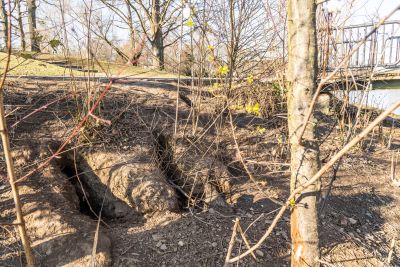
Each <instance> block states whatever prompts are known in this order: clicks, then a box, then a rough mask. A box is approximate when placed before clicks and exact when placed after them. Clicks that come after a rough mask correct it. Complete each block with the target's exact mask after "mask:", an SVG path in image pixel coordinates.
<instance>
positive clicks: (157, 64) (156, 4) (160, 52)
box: [151, 0, 164, 70]
mask: <svg viewBox="0 0 400 267" xmlns="http://www.w3.org/2000/svg"><path fill="white" fill-rule="evenodd" d="M160 10H161V9H160V0H153V2H152V6H151V34H152V37H153V41H152V42H151V46H152V53H153V67H154V68H155V69H158V70H163V69H164V40H163V32H162V29H161V24H160Z"/></svg>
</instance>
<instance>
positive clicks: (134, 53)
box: [125, 0, 142, 66]
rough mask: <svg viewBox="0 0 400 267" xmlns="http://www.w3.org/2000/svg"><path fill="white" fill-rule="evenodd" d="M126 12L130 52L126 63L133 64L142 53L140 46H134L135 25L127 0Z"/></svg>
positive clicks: (126, 0)
mask: <svg viewBox="0 0 400 267" xmlns="http://www.w3.org/2000/svg"><path fill="white" fill-rule="evenodd" d="M125 3H126V9H127V11H128V13H127V23H128V28H129V43H130V50H131V51H130V53H129V60H128V64H132V65H133V66H137V65H138V59H139V58H140V56H141V54H142V47H136V40H135V35H136V32H135V27H134V25H133V18H132V9H131V5H130V3H129V0H125Z"/></svg>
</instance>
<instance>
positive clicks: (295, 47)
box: [288, 0, 320, 266]
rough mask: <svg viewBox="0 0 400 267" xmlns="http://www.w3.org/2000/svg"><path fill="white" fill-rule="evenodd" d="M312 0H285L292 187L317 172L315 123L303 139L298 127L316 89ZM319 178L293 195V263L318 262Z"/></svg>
mask: <svg viewBox="0 0 400 267" xmlns="http://www.w3.org/2000/svg"><path fill="white" fill-rule="evenodd" d="M315 12H316V4H315V1H314V0H289V1H288V34H289V39H288V41H289V42H288V46H289V70H288V125H289V136H290V139H289V140H290V152H291V180H290V185H291V191H293V190H294V189H296V188H297V187H298V186H300V185H302V184H304V183H306V182H307V181H308V180H309V179H310V178H311V177H313V176H314V174H315V173H317V171H318V169H319V166H320V163H319V147H318V143H317V142H316V137H315V123H314V121H310V123H309V124H308V125H307V128H306V132H305V134H304V137H303V140H302V141H299V139H298V137H299V134H300V133H299V130H300V128H301V126H302V123H303V121H304V116H305V113H306V112H307V109H308V105H309V103H310V102H311V99H312V96H313V94H314V91H315V89H316V78H317V47H316V45H317V42H316V25H315ZM319 189H320V182H319V181H318V182H316V183H315V184H314V185H312V186H310V187H308V188H307V189H306V190H304V192H303V193H302V194H300V195H298V196H296V198H295V204H294V205H293V208H292V211H291V237H292V259H291V262H292V263H291V264H292V266H319V263H318V261H317V260H316V259H317V258H319V240H318V216H317V202H318V194H319Z"/></svg>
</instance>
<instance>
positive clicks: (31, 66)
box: [0, 52, 82, 76]
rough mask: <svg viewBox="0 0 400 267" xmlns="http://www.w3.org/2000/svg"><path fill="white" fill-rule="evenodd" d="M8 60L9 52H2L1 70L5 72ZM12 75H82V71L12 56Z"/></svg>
mask: <svg viewBox="0 0 400 267" xmlns="http://www.w3.org/2000/svg"><path fill="white" fill-rule="evenodd" d="M6 62H7V54H6V53H1V52H0V72H2V73H3V72H4V69H5V66H6ZM8 74H10V75H28V76H80V75H82V72H79V71H71V70H69V69H66V68H63V67H59V66H56V65H53V64H48V63H46V62H43V61H40V60H35V59H30V58H27V57H22V56H15V55H12V56H11V61H10V70H9V72H8Z"/></svg>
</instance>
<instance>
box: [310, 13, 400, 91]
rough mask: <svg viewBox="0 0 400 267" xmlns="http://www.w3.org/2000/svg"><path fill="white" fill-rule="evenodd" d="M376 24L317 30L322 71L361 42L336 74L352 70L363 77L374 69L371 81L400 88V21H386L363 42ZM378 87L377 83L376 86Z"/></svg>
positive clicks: (335, 64) (329, 70) (327, 69)
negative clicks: (318, 32) (318, 31)
mask: <svg viewBox="0 0 400 267" xmlns="http://www.w3.org/2000/svg"><path fill="white" fill-rule="evenodd" d="M375 25H376V24H374V23H367V24H359V25H351V26H344V27H328V28H327V29H326V28H325V29H323V30H322V31H320V33H321V32H322V33H321V35H320V38H319V45H320V49H319V55H318V56H319V62H320V66H321V68H322V71H323V72H325V73H329V72H331V71H333V70H334V69H336V68H337V67H338V66H339V64H340V63H341V62H342V61H343V59H344V58H345V57H346V56H348V55H349V54H350V52H351V51H352V50H353V48H354V47H356V46H357V45H358V44H359V43H362V45H361V46H360V48H359V49H357V51H355V52H354V53H353V54H352V55H351V57H350V59H349V62H348V64H347V65H345V66H343V67H342V68H340V70H339V74H344V73H347V72H349V71H351V74H352V75H353V76H355V77H357V79H363V78H362V77H365V76H366V75H367V74H370V73H371V71H372V70H373V71H374V76H373V80H374V83H375V84H377V85H379V84H381V86H382V83H383V86H385V84H386V83H387V84H388V86H389V87H393V86H394V87H396V88H398V89H400V20H396V21H386V22H385V23H384V24H383V25H381V26H380V27H379V28H377V29H376V30H375V31H374V32H373V33H372V34H371V35H370V36H369V37H368V38H367V39H366V41H365V42H364V39H365V36H367V35H368V34H369V33H370V32H371V31H373V29H374V27H375ZM378 87H380V86H378Z"/></svg>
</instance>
